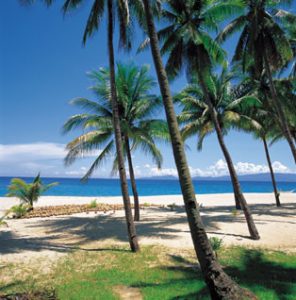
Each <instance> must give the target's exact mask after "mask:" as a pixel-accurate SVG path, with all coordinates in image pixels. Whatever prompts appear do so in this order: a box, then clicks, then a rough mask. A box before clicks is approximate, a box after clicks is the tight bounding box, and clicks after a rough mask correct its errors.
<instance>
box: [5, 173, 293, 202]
mask: <svg viewBox="0 0 296 300" xmlns="http://www.w3.org/2000/svg"><path fill="white" fill-rule="evenodd" d="M23 179H24V180H25V181H27V182H31V181H32V180H33V178H23ZM10 180H11V177H0V196H1V197H3V196H5V194H6V193H7V186H8V185H9V182H10ZM42 180H43V182H44V183H50V182H59V185H58V186H56V187H53V188H52V189H50V190H48V191H47V192H46V193H45V195H48V196H94V197H95V196H120V195H121V191H120V184H119V180H118V179H90V180H89V181H88V182H87V183H82V182H80V180H79V179H78V178H43V179H42ZM193 182H194V188H195V191H196V193H197V194H216V193H232V185H231V182H230V181H221V180H214V179H213V180H194V181H193ZM241 186H242V189H243V191H244V192H245V193H270V192H272V191H273V189H272V184H271V182H259V181H258V182H256V181H241ZM137 187H138V193H139V195H141V196H152V195H178V194H181V189H180V185H179V181H178V180H174V179H138V180H137ZM278 189H279V191H292V190H295V191H296V182H278ZM130 192H131V189H130Z"/></svg>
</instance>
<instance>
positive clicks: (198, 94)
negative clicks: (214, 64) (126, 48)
mask: <svg viewBox="0 0 296 300" xmlns="http://www.w3.org/2000/svg"><path fill="white" fill-rule="evenodd" d="M233 79H234V75H233V74H231V73H228V72H227V71H226V69H224V70H223V71H222V73H221V74H220V75H219V76H218V75H214V76H212V83H213V87H212V88H214V89H215V91H216V92H215V96H214V97H213V98H212V105H213V108H214V109H215V111H216V116H217V120H218V122H219V127H220V128H221V134H219V135H217V137H218V142H219V144H220V147H221V150H222V152H223V153H224V155H225V150H226V151H227V152H228V149H225V148H226V145H225V142H224V141H223V140H221V135H225V134H227V133H228V131H229V130H230V129H231V128H232V127H233V125H234V124H236V123H242V124H244V123H251V124H253V126H255V127H256V125H257V122H255V120H253V119H252V118H250V117H249V115H247V114H246V112H247V111H248V110H250V109H252V110H253V108H254V107H256V106H258V105H259V104H260V102H259V100H257V98H255V97H254V96H250V95H244V94H245V92H244V91H243V93H242V90H241V89H240V88H239V87H238V88H234V87H232V86H231V80H233ZM175 98H176V100H177V101H179V102H180V103H181V104H182V108H183V109H182V112H181V114H180V115H179V120H180V123H181V124H183V125H184V126H183V128H182V136H183V138H184V139H187V138H189V137H191V136H193V135H198V144H197V149H198V150H201V149H202V145H203V140H204V138H205V137H207V136H208V135H210V134H211V133H213V132H215V130H217V128H218V127H217V126H215V124H214V122H213V119H212V115H211V109H210V107H209V105H208V104H207V101H206V99H205V98H206V96H205V95H204V93H203V92H202V89H201V87H200V85H199V84H198V82H194V83H191V84H190V85H188V86H187V87H186V88H184V90H183V91H181V92H180V93H179V94H178V95H176V97H175ZM225 159H226V163H227V166H228V170H229V174H230V178H231V182H232V186H233V191H234V195H235V202H236V203H235V204H236V208H237V209H241V206H240V201H239V199H240V197H241V194H242V191H241V187H240V184H239V181H238V178H237V174H236V171H233V170H235V168H234V165H233V163H232V160H230V159H229V158H228V156H227V155H225Z"/></svg>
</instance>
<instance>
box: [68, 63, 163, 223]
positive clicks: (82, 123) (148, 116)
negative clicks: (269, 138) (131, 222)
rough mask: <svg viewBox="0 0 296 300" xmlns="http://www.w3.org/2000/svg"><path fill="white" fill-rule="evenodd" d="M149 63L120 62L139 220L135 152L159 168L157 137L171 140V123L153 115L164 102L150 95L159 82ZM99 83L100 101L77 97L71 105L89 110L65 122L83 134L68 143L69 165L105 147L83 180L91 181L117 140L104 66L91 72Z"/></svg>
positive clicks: (128, 153)
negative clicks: (141, 151)
mask: <svg viewBox="0 0 296 300" xmlns="http://www.w3.org/2000/svg"><path fill="white" fill-rule="evenodd" d="M148 70H149V68H148V67H147V66H142V67H137V66H135V65H133V64H127V65H124V64H117V73H116V91H117V95H118V105H119V118H120V123H121V135H122V140H123V146H124V155H125V157H126V158H127V162H128V166H129V175H130V180H131V186H132V191H133V195H134V203H135V214H134V219H135V221H139V220H140V207H139V196H138V191H137V185H136V180H135V172H134V167H133V161H132V155H131V152H132V151H135V150H137V149H140V150H143V151H144V152H145V154H148V155H150V156H151V157H152V159H153V160H154V162H155V163H156V165H157V167H158V168H160V167H161V164H162V155H161V153H160V151H159V149H158V148H157V146H156V143H155V142H156V140H163V139H166V140H168V132H167V124H166V123H165V122H164V121H163V120H160V119H155V118H154V117H153V116H154V115H155V114H157V109H159V106H160V105H161V101H160V99H159V97H156V96H155V95H153V94H150V90H151V88H152V87H153V86H154V85H155V82H154V80H153V79H152V77H151V76H149V75H148ZM90 77H91V78H92V79H93V80H94V82H95V85H94V86H93V87H91V89H92V90H93V91H94V92H95V94H96V96H97V98H98V100H97V101H91V100H88V99H85V98H77V99H74V100H72V101H71V104H73V105H76V106H79V107H80V108H82V109H83V110H86V113H82V114H78V115H74V116H73V117H71V118H69V119H68V120H67V122H66V123H65V124H64V127H63V130H64V132H69V131H70V130H72V129H76V128H81V129H82V130H83V132H84V133H83V134H82V135H80V136H79V137H77V138H75V139H74V140H73V141H71V142H70V143H68V145H67V150H68V154H67V156H66V158H65V163H66V165H69V164H72V163H73V162H74V161H75V160H76V159H77V158H79V157H83V156H85V155H87V154H88V153H89V152H90V151H93V150H96V149H98V148H99V147H100V148H102V151H101V153H100V154H99V155H98V157H97V158H96V159H95V161H94V162H93V163H92V165H91V167H90V168H89V170H88V171H87V172H86V174H85V175H84V177H83V178H82V180H87V179H88V178H89V177H90V176H91V175H92V173H93V172H94V170H95V169H97V168H98V167H100V166H101V164H103V163H104V162H105V160H106V159H110V154H113V152H114V147H115V141H114V130H113V126H112V117H113V115H112V105H111V99H110V84H109V80H110V72H109V70H108V69H104V68H101V69H100V70H99V71H94V72H91V73H90ZM115 172H118V158H117V156H116V155H115V159H114V163H113V169H112V173H115Z"/></svg>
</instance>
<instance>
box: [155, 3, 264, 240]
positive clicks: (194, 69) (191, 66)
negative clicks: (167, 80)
mask: <svg viewBox="0 0 296 300" xmlns="http://www.w3.org/2000/svg"><path fill="white" fill-rule="evenodd" d="M166 7H167V9H166V10H165V11H164V12H163V15H164V17H165V20H166V21H167V23H168V25H167V27H165V28H164V29H162V30H161V31H160V32H159V33H158V35H159V36H160V38H161V41H162V48H161V51H162V53H163V54H167V55H168V60H167V64H166V70H167V72H168V73H169V74H171V77H172V78H174V77H175V76H176V75H177V74H178V73H179V72H180V71H181V70H182V68H185V70H186V73H187V75H188V78H189V79H190V80H194V78H198V81H199V86H200V88H201V90H202V93H203V95H204V100H205V102H206V104H207V105H208V108H209V113H210V115H211V119H212V121H213V124H214V127H215V132H216V134H217V138H218V140H219V144H220V147H221V149H222V151H223V154H224V157H225V159H226V161H227V164H228V167H229V171H230V174H231V175H230V176H231V178H232V181H233V183H234V188H235V195H236V198H237V200H238V201H239V203H240V206H241V207H242V209H243V212H244V214H245V218H246V222H247V225H248V229H249V232H250V235H251V238H252V239H259V238H260V236H259V234H258V231H257V228H256V226H255V223H254V220H253V217H252V214H251V211H250V209H249V207H248V204H247V201H246V199H245V197H244V195H243V193H242V191H241V189H240V184H239V181H238V177H237V174H236V171H235V169H234V166H233V162H232V159H231V156H230V154H229V151H228V149H227V147H226V145H225V142H224V137H223V132H222V128H221V126H220V123H219V120H218V117H217V111H216V110H215V107H214V103H215V98H216V96H217V91H216V87H215V83H214V81H213V76H212V75H211V72H212V71H211V70H212V67H213V66H214V65H215V64H220V65H221V64H222V65H225V55H226V54H225V53H224V51H223V50H222V49H221V47H220V46H219V45H218V44H217V43H216V42H215V41H214V40H213V39H212V38H211V36H210V35H209V33H208V30H210V29H212V28H217V23H216V22H217V21H219V20H220V19H222V16H224V15H227V14H232V13H233V12H235V11H236V10H237V9H240V6H236V5H232V4H228V3H227V2H226V3H219V2H216V1H208V2H201V3H200V2H196V1H186V2H184V1H180V0H171V1H168V4H167V6H166ZM164 32H165V34H164ZM177 53H179V54H177Z"/></svg>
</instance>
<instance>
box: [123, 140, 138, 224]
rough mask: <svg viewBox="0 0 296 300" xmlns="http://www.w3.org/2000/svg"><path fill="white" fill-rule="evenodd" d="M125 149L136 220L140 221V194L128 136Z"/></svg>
mask: <svg viewBox="0 0 296 300" xmlns="http://www.w3.org/2000/svg"><path fill="white" fill-rule="evenodd" d="M125 150H126V155H127V161H128V168H129V174H130V180H131V185H132V191H133V195H134V206H135V215H134V220H135V221H140V204H139V195H138V191H137V185H136V179H135V174H134V167H133V161H132V155H131V148H130V143H129V138H128V137H127V136H125Z"/></svg>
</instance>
